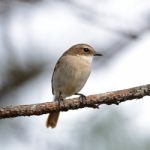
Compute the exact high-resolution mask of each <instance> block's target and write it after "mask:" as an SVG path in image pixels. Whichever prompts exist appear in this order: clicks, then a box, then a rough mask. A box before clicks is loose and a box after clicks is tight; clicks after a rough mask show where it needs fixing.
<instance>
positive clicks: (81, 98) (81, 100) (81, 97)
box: [75, 93, 86, 103]
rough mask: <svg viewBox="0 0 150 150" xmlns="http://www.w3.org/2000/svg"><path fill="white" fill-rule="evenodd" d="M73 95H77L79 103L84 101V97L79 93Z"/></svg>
mask: <svg viewBox="0 0 150 150" xmlns="http://www.w3.org/2000/svg"><path fill="white" fill-rule="evenodd" d="M75 95H79V96H80V97H79V99H80V102H81V103H83V102H84V101H85V100H86V96H85V95H84V94H81V93H75Z"/></svg>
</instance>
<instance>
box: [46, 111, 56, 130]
mask: <svg viewBox="0 0 150 150" xmlns="http://www.w3.org/2000/svg"><path fill="white" fill-rule="evenodd" d="M58 118H59V112H53V113H51V114H49V115H48V118H47V121H46V127H47V128H49V127H51V128H55V127H56V125H57V121H58Z"/></svg>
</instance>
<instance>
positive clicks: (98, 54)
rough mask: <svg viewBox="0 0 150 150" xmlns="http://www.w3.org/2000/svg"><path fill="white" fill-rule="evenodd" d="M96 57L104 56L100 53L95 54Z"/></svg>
mask: <svg viewBox="0 0 150 150" xmlns="http://www.w3.org/2000/svg"><path fill="white" fill-rule="evenodd" d="M94 56H103V55H102V54H100V53H98V52H95V54H94Z"/></svg>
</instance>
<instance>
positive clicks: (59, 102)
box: [56, 92, 65, 107]
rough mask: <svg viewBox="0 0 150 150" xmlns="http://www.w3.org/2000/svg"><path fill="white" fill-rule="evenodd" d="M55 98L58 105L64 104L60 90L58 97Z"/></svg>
mask: <svg viewBox="0 0 150 150" xmlns="http://www.w3.org/2000/svg"><path fill="white" fill-rule="evenodd" d="M56 100H57V101H58V105H59V107H60V106H61V105H63V106H65V103H64V98H63V97H62V95H61V92H60V93H59V97H58V98H57V99H56Z"/></svg>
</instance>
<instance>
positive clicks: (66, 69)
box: [46, 44, 101, 128]
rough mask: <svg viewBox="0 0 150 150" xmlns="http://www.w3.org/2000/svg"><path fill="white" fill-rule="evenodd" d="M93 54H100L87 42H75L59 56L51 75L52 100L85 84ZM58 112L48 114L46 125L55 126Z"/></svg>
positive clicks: (73, 91) (77, 90) (67, 94)
mask: <svg viewBox="0 0 150 150" xmlns="http://www.w3.org/2000/svg"><path fill="white" fill-rule="evenodd" d="M93 56H101V54H98V53H96V52H95V50H94V49H93V48H92V47H91V46H90V45H87V44H77V45H74V46H72V47H71V48H69V49H68V50H67V51H66V52H64V53H63V55H62V56H61V57H60V58H59V60H58V61H57V63H56V66H55V68H54V72H53V75H52V93H53V95H54V96H55V98H54V101H60V97H61V99H64V98H66V97H69V96H71V95H74V94H75V93H78V92H79V91H80V90H81V89H82V88H83V86H84V85H85V83H86V81H87V79H88V77H89V75H90V73H91V63H92V59H93ZM58 117H59V112H54V113H51V114H50V115H49V116H48V119H47V122H46V126H47V127H51V128H55V127H56V125H57V121H58Z"/></svg>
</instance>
